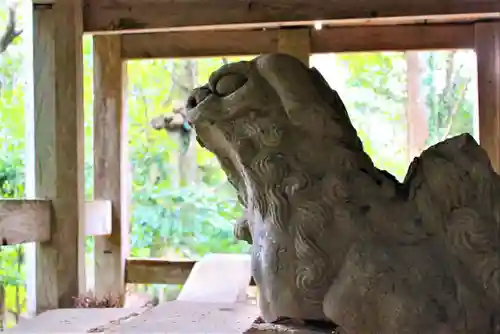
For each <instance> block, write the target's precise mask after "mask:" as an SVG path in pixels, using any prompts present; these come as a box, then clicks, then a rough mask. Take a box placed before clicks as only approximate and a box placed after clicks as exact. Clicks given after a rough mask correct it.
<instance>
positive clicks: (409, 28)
mask: <svg viewBox="0 0 500 334" xmlns="http://www.w3.org/2000/svg"><path fill="white" fill-rule="evenodd" d="M311 44H312V45H311V49H312V52H313V53H328V52H369V51H409V50H439V49H472V48H473V47H474V26H473V24H455V25H453V24H436V25H406V26H374V27H344V28H329V29H321V30H313V31H312V32H311Z"/></svg>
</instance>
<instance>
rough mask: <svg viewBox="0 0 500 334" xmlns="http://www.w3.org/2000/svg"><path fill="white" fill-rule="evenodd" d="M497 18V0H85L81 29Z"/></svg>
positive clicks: (115, 30)
mask: <svg viewBox="0 0 500 334" xmlns="http://www.w3.org/2000/svg"><path fill="white" fill-rule="evenodd" d="M499 17H500V1H499V0H440V1H436V0H349V1H346V0H329V1H325V0H175V1H172V0H85V4H84V31H85V32H88V33H124V32H127V33H128V32H141V31H142V32H144V31H182V30H193V29H194V30H200V29H204V30H210V29H241V28H246V29H248V28H262V27H267V28H271V27H277V26H289V25H295V26H296V25H302V26H303V25H312V24H314V22H317V21H321V22H323V23H324V24H341V25H352V24H356V25H363V24H377V23H380V22H382V23H383V24H402V23H415V22H428V21H433V22H435V21H437V22H447V21H451V22H463V21H470V20H481V19H491V18H499Z"/></svg>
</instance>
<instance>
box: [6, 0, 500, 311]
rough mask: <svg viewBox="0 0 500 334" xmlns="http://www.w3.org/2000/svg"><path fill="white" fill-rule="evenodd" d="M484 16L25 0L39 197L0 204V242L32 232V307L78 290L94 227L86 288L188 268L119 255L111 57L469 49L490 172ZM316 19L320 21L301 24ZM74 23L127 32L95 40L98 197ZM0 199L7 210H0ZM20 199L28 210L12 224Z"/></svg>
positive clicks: (479, 8) (116, 111) (454, 10)
mask: <svg viewBox="0 0 500 334" xmlns="http://www.w3.org/2000/svg"><path fill="white" fill-rule="evenodd" d="M82 1H83V2H84V3H82ZM43 2H45V3H47V2H51V1H45V0H43ZM498 18H500V2H499V1H498V0H481V1H471V0H442V1H436V0H405V1H400V2H397V3H396V2H395V1H394V0H373V1H372V2H370V3H369V5H366V2H365V1H363V0H351V1H345V0H332V1H328V2H325V1H323V0H294V1H292V2H291V1H290V0H272V1H270V0H252V1H250V2H248V1H242V0H241V1H240V0H192V1H174V2H172V1H165V0H148V1H146V0H121V1H118V2H117V1H113V0H61V1H59V0H58V1H57V2H55V3H50V4H46V5H39V4H38V5H35V20H34V22H35V36H36V37H35V38H34V64H35V65H34V68H35V84H34V86H35V99H34V101H35V113H34V115H33V117H32V121H33V122H32V123H33V124H31V128H33V131H34V136H33V137H34V138H36V140H34V142H35V144H34V145H31V146H33V148H32V152H31V153H32V155H33V156H35V157H36V159H33V160H35V161H36V162H37V163H36V166H37V167H36V172H33V175H31V176H30V177H31V178H34V179H36V180H35V183H36V186H35V194H33V195H34V197H37V198H44V199H46V200H43V201H40V202H35V201H21V200H18V201H15V202H10V203H6V202H0V241H1V239H6V242H4V243H9V244H10V243H18V242H27V241H37V256H36V257H37V262H38V263H37V266H36V281H37V282H36V286H37V296H36V309H37V311H38V312H40V311H44V310H47V309H51V308H59V307H71V306H72V302H73V297H75V296H76V295H77V294H78V293H79V292H81V291H83V289H84V287H85V284H82V282H83V281H84V278H83V277H85V276H83V274H84V273H83V271H82V266H83V262H82V261H83V260H82V254H83V252H82V251H81V249H82V245H83V237H84V236H85V235H89V234H92V235H100V236H102V237H99V238H97V242H96V283H97V284H96V288H97V292H98V294H99V295H102V294H105V293H109V292H111V293H117V292H118V293H119V292H120V291H123V286H124V283H125V282H127V283H166V284H183V283H184V282H185V280H186V278H187V277H188V275H189V272H190V271H191V269H192V267H193V265H194V262H193V261H181V262H174V261H164V260H157V259H127V260H126V261H125V256H126V254H127V244H126V240H127V229H126V228H127V227H128V225H127V222H128V220H127V219H128V216H127V213H126V210H125V209H124V208H125V207H126V203H127V202H128V197H127V195H126V192H127V182H128V180H126V179H125V178H124V175H125V173H124V170H126V168H125V166H126V163H125V158H124V155H123V151H124V149H123V148H124V144H123V143H125V142H126V141H125V139H124V138H125V131H124V130H123V126H124V117H123V115H124V103H123V102H122V98H123V91H124V87H125V84H126V76H125V75H124V72H123V68H122V62H123V61H128V60H133V59H146V58H187V57H189V58H194V57H210V56H212V57H214V56H241V55H254V54H260V53H271V52H276V51H279V52H286V53H290V54H293V55H295V56H296V57H297V58H299V59H301V60H302V61H303V62H304V63H307V62H308V56H309V54H311V53H327V52H357V51H366V52H368V51H406V50H429V49H433V50H436V49H458V48H474V49H475V50H476V52H477V55H478V85H479V118H480V128H481V134H480V136H481V144H482V145H483V146H484V147H485V149H486V150H487V152H488V154H489V155H490V157H491V159H492V163H493V165H494V167H495V168H496V169H497V170H500V150H499V148H498V141H499V140H498V139H499V138H500V121H499V120H500V102H499V99H498V98H497V97H498V96H499V95H500V79H499V78H500V73H499V71H500V46H499V44H500V42H499V40H500V27H499V23H497V22H481V23H477V22H475V21H478V20H483V19H498ZM318 21H320V22H321V23H322V24H323V25H324V27H323V29H318V30H315V29H312V26H313V25H314V24H315V23H317V22H318ZM458 23H460V24H458ZM263 28H266V29H263ZM160 31H161V32H160ZM84 32H91V33H108V34H109V33H114V34H119V33H123V32H127V33H130V34H124V35H121V36H98V37H96V40H95V58H94V60H95V62H96V64H97V65H96V66H95V69H94V71H95V73H94V75H95V76H94V79H95V82H96V83H97V84H96V85H95V96H96V98H95V100H94V102H95V110H94V112H95V116H96V117H95V119H96V122H97V123H96V129H97V131H96V132H95V143H96V147H95V150H96V162H97V163H96V166H97V167H96V175H95V178H96V184H95V188H96V198H97V199H98V200H97V201H92V202H89V203H85V201H84V196H83V182H82V180H83V149H82V146H83V140H82V138H83V117H82V115H83V112H82V107H83V103H82V96H81V92H82V69H81V63H82V50H81V41H82V40H81V37H82V35H83V33H84ZM132 33H133V34H132ZM68 110H69V111H68ZM34 124H36V125H34ZM47 129H49V130H47ZM110 129H111V130H110ZM105 135H106V136H107V137H106V138H105ZM28 146H29V145H28ZM31 162H32V164H33V165H34V163H33V161H31ZM42 171H43V172H42ZM42 176H43V177H42ZM104 181H106V182H104ZM108 182H109V183H108ZM15 203H17V204H15ZM49 204H50V205H49ZM9 206H10V207H9ZM2 208H3V209H7V210H8V211H10V212H11V213H9V214H4V215H3V216H2ZM96 208H97V209H96ZM20 210H22V211H23V212H22V213H21V215H22V216H24V217H29V219H26V218H23V224H22V225H19V226H16V225H17V224H16V221H19V219H20V218H19V214H18V213H19V211H20ZM12 212H14V213H12ZM94 214H95V215H96V216H92V215H94ZM2 217H7V218H2ZM32 218H33V219H32ZM96 222H97V223H96ZM14 227H15V228H18V227H22V228H23V229H22V230H15V229H14ZM5 231H7V232H5ZM28 231H29V232H28ZM68 246H70V247H68ZM78 248H80V251H78Z"/></svg>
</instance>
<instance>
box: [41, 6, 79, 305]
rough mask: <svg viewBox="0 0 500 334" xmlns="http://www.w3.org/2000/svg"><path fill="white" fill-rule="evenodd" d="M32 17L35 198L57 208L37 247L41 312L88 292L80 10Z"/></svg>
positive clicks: (46, 9)
mask: <svg viewBox="0 0 500 334" xmlns="http://www.w3.org/2000/svg"><path fill="white" fill-rule="evenodd" d="M33 16H34V18H33V19H34V22H33V30H34V45H33V69H34V85H35V87H34V117H33V122H34V128H33V130H34V138H33V139H34V151H35V152H34V153H35V162H36V163H35V180H34V183H35V196H36V197H37V198H43V199H50V200H51V201H52V206H53V211H52V224H51V229H52V231H51V240H50V241H49V242H43V243H39V244H37V246H36V312H37V313H40V312H43V311H45V310H49V309H55V308H70V307H73V298H74V297H76V296H78V294H79V292H80V291H81V290H84V288H85V280H84V278H85V275H84V274H85V273H84V270H85V267H84V265H85V261H84V260H85V258H84V257H85V253H84V249H85V247H84V241H85V239H84V233H83V231H84V218H85V217H84V170H83V169H84V163H83V162H84V152H83V138H84V118H83V96H82V95H83V77H82V67H83V66H82V34H83V30H82V4H81V3H80V2H76V1H73V0H58V1H57V3H56V4H50V5H49V4H47V5H34V13H33ZM79 277H80V279H79ZM79 289H80V291H79Z"/></svg>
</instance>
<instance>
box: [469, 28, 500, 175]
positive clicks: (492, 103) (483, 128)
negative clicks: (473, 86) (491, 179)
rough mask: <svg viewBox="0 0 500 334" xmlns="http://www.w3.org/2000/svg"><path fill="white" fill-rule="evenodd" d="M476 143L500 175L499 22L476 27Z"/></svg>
mask: <svg viewBox="0 0 500 334" xmlns="http://www.w3.org/2000/svg"><path fill="white" fill-rule="evenodd" d="M475 45H476V46H475V49H476V55H477V80H478V83H477V86H478V94H479V141H480V144H481V146H482V147H484V149H485V150H486V151H487V152H488V154H489V156H490V159H491V163H492V165H493V168H495V170H496V171H497V173H498V172H500V22H484V23H476V24H475Z"/></svg>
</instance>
